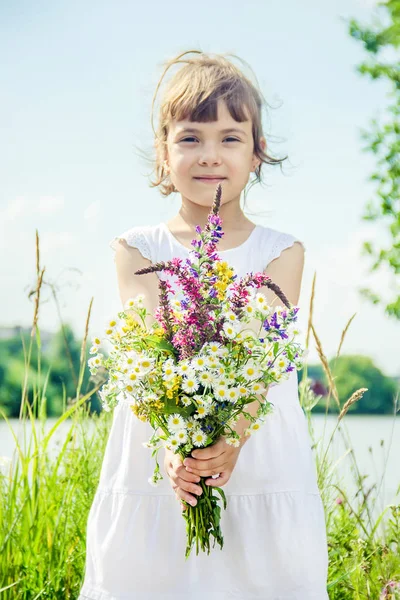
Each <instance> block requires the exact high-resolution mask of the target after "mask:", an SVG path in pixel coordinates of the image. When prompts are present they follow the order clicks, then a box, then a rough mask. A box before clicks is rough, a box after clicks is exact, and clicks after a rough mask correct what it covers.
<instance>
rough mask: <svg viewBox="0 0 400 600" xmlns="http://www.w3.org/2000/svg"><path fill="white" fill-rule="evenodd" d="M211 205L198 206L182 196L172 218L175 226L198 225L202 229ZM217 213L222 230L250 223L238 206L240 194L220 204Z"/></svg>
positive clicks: (240, 227)
mask: <svg viewBox="0 0 400 600" xmlns="http://www.w3.org/2000/svg"><path fill="white" fill-rule="evenodd" d="M210 210H211V206H200V205H199V204H195V203H194V202H191V201H190V200H188V199H187V198H184V197H183V196H182V205H181V207H180V209H179V212H178V214H177V215H176V217H175V218H174V219H173V222H174V225H175V227H177V228H179V227H182V228H184V227H186V228H187V227H189V228H190V229H194V228H195V227H196V225H200V227H201V228H202V229H203V228H204V226H205V224H206V223H207V218H208V215H209V213H210ZM219 215H220V217H221V219H222V228H223V230H224V231H226V230H227V231H229V230H231V231H232V230H235V229H243V228H245V227H246V225H247V224H249V223H251V221H249V219H247V218H246V217H245V215H244V213H243V211H242V209H241V207H240V196H239V197H237V198H235V199H233V200H231V201H229V202H226V203H225V204H221V206H220V209H219Z"/></svg>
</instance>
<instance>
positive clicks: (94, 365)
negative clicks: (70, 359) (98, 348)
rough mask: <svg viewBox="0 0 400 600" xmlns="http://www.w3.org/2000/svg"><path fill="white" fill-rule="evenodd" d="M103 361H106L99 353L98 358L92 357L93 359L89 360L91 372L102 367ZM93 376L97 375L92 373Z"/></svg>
mask: <svg viewBox="0 0 400 600" xmlns="http://www.w3.org/2000/svg"><path fill="white" fill-rule="evenodd" d="M103 359H104V355H103V354H101V353H99V354H96V356H92V358H89V360H88V367H89V370H90V372H91V373H92V371H94V370H96V371H97V369H98V368H99V367H101V365H102V364H103ZM92 374H93V375H95V374H96V373H95V372H94V373H92Z"/></svg>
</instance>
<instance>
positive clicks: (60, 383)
mask: <svg viewBox="0 0 400 600" xmlns="http://www.w3.org/2000/svg"><path fill="white" fill-rule="evenodd" d="M21 338H22V339H21ZM29 339H30V336H29V334H28V333H27V332H22V333H21V336H14V337H12V338H9V339H1V340H0V408H1V409H2V410H3V411H4V413H5V414H6V415H7V416H8V417H18V416H19V413H20V408H21V401H22V387H23V382H24V380H25V378H26V397H27V400H28V401H29V403H30V404H31V406H32V405H33V402H34V393H35V389H38V388H39V389H40V388H43V387H44V383H45V381H46V379H47V378H48V381H47V384H46V401H47V402H46V410H47V414H48V416H50V417H52V416H54V417H55V416H59V415H61V414H62V412H63V407H64V405H65V403H67V404H68V403H69V402H71V401H73V399H74V398H75V394H76V388H77V382H78V376H79V369H80V353H81V343H78V341H77V340H76V339H75V336H74V333H73V330H72V329H71V327H69V326H68V325H63V326H62V327H61V329H60V330H59V331H58V332H57V333H56V334H55V335H54V336H53V338H52V339H51V341H50V343H49V345H48V347H47V348H46V350H44V351H43V352H42V353H41V355H40V359H39V354H38V348H37V345H36V344H35V345H33V346H32V348H31V357H30V365H29V367H27V366H26V357H25V356H24V348H25V349H26V348H27V347H28V346H29V343H30V342H29ZM25 351H26V350H25ZM88 358H89V350H88V349H86V354H85V361H86V362H87V360H88ZM85 364H86V363H85ZM89 386H90V373H89V372H88V370H86V371H85V373H84V377H83V384H82V391H83V392H84V393H85V392H86V391H87V390H88V389H89ZM90 406H91V410H94V411H96V412H100V406H101V405H100V401H99V400H98V399H97V398H96V397H95V398H93V399H92V400H91V402H90Z"/></svg>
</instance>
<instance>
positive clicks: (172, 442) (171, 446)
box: [167, 436, 180, 450]
mask: <svg viewBox="0 0 400 600" xmlns="http://www.w3.org/2000/svg"><path fill="white" fill-rule="evenodd" d="M167 442H168V446H167V448H168V450H176V448H179V446H180V442H179V440H178V439H177V438H176V437H175V436H172V437H170V438H168V440H167Z"/></svg>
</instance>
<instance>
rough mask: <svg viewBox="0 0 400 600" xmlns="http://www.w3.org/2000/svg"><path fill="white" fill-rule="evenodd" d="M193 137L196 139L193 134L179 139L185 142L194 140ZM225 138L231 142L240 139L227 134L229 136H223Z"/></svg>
mask: <svg viewBox="0 0 400 600" xmlns="http://www.w3.org/2000/svg"><path fill="white" fill-rule="evenodd" d="M195 139H197V138H195V137H193V136H189V137H185V138H183V139H182V140H181V142H187V141H189V140H195ZM225 140H231V141H232V142H240V140H238V139H237V138H234V137H232V136H229V137H227V138H225ZM225 140H224V141H225Z"/></svg>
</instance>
